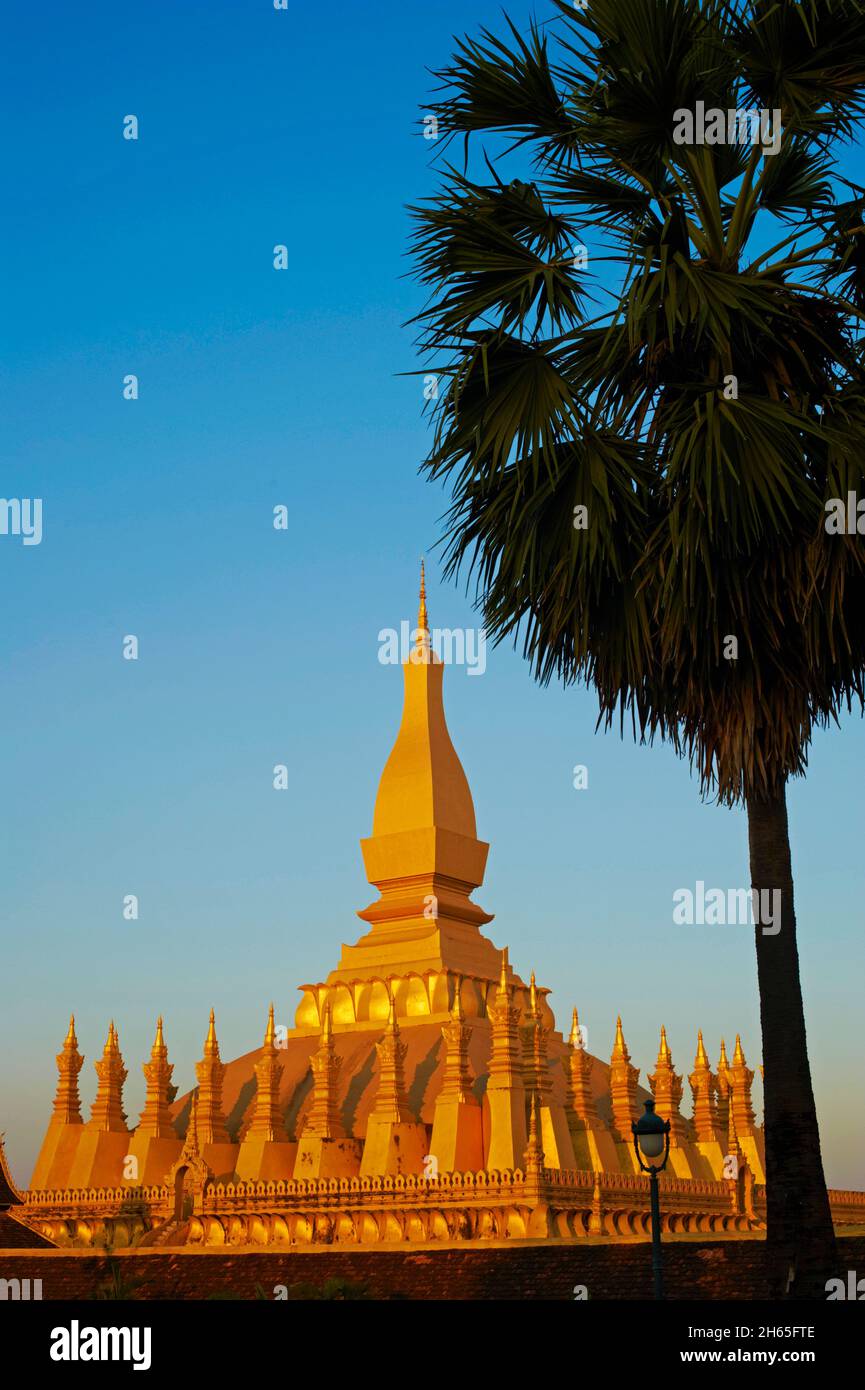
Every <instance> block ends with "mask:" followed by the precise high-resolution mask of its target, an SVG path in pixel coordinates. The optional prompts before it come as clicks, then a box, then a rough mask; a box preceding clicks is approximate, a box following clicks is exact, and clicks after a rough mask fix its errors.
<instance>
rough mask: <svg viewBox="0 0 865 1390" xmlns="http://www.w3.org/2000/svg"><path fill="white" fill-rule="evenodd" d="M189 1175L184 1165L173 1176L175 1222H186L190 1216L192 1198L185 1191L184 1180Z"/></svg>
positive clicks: (187, 1168) (190, 1194)
mask: <svg viewBox="0 0 865 1390" xmlns="http://www.w3.org/2000/svg"><path fill="white" fill-rule="evenodd" d="M188 1174H189V1167H188V1165H187V1164H184V1165H183V1167H181V1168H178V1170H177V1172H176V1173H175V1175H174V1219H175V1221H188V1220H189V1218H190V1216H191V1215H192V1208H193V1196H192V1193H191V1192H189V1191H188V1190H187V1185H186V1179H187V1176H188Z"/></svg>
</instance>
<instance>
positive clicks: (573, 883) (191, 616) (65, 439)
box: [0, 0, 865, 1186]
mask: <svg viewBox="0 0 865 1390" xmlns="http://www.w3.org/2000/svg"><path fill="white" fill-rule="evenodd" d="M511 13H512V14H513V15H514V16H515V18H517V19H520V18H522V17H524V16H525V15H526V14H527V13H528V7H527V6H524V5H514V6H513V7H512V8H511ZM481 23H489V24H492V25H499V24H500V23H501V19H500V11H499V8H498V6H497V5H495V4H492V3H486V0H460V3H459V4H458V3H456V0H439V3H437V4H436V5H435V6H427V5H422V4H418V3H416V2H415V3H412V4H410V5H406V4H405V3H395V0H376V4H375V6H357V5H349V4H347V3H345V2H344V0H336V3H334V4H332V5H330V6H328V7H327V10H326V12H325V11H322V10H321V9H320V8H318V7H315V6H308V5H304V6H301V5H300V4H297V3H292V4H291V8H290V10H289V11H288V12H276V11H274V10H273V9H272V7H271V6H270V4H269V3H265V0H247V3H245V4H243V5H236V4H227V3H216V2H215V0H214V3H202V2H201V0H199V3H195V2H194V0H184V3H183V4H181V5H178V4H176V3H174V0H172V3H168V0H152V2H151V3H149V4H147V5H146V6H145V5H143V4H141V5H131V6H123V7H121V8H120V9H118V8H117V6H115V5H108V4H105V3H94V4H92V5H90V6H88V7H87V12H86V14H83V13H82V12H81V11H76V10H75V8H74V7H71V6H68V5H63V4H60V3H53V2H52V3H48V4H43V5H40V6H38V7H31V8H30V9H29V10H27V9H25V8H24V7H20V8H19V9H18V11H17V12H15V13H11V14H10V15H9V16H7V20H6V30H7V33H6V37H7V48H8V52H7V66H8V70H7V72H6V74H5V75H4V83H3V86H4V99H5V101H6V103H7V111H6V113H5V123H4V124H5V126H6V129H7V132H11V133H12V139H11V141H10V142H9V145H8V148H7V151H6V174H5V182H6V187H7V192H8V190H10V189H12V190H14V196H13V197H12V198H11V199H7V212H6V216H5V222H4V230H3V242H4V256H3V269H4V282H5V283H4V288H3V300H4V312H3V316H2V319H3V332H4V343H3V349H4V350H3V358H4V372H3V388H2V413H3V420H4V426H3V430H2V455H0V457H2V487H0V492H2V493H3V495H5V496H23V497H41V498H43V499H44V537H43V542H42V544H41V545H39V546H32V547H24V546H22V545H21V544H20V542H19V541H18V540H17V539H13V538H11V537H2V538H0V583H2V593H3V597H4V605H3V608H4V613H3V623H2V628H0V653H2V670H3V678H2V681H0V721H2V722H0V730H2V736H0V782H2V792H3V794H2V798H0V817H2V821H0V932H2V950H3V961H4V966H5V968H4V971H3V981H4V987H3V1007H2V1010H0V1043H2V1048H3V1055H4V1058H5V1064H4V1066H3V1068H2V1070H0V1129H5V1130H6V1133H7V1144H8V1148H9V1153H10V1156H11V1159H12V1162H13V1165H14V1171H15V1172H16V1175H17V1177H18V1178H19V1180H21V1181H22V1182H26V1181H27V1180H28V1178H29V1174H30V1169H31V1165H32V1162H33V1158H34V1156H35V1152H36V1149H37V1147H38V1144H39V1141H40V1138H41V1135H42V1132H43V1130H44V1126H45V1124H46V1123H47V1119H48V1115H49V1112H50V1106H51V1099H52V1096H53V1092H54V1085H55V1068H54V1062H53V1058H54V1054H55V1052H56V1051H57V1050H58V1048H59V1046H60V1043H61V1040H62V1038H63V1034H64V1032H65V1027H66V1022H67V1018H68V1014H69V1012H70V1010H71V1009H74V1010H75V1012H76V1016H77V1019H78V1035H79V1040H80V1044H81V1047H82V1050H83V1051H84V1052H85V1053H86V1056H87V1063H86V1065H85V1070H84V1072H83V1073H82V1094H83V1097H84V1099H85V1101H86V1104H87V1105H88V1106H89V1103H90V1100H91V1098H92V1095H93V1092H94V1080H95V1078H94V1073H93V1070H92V1062H93V1060H94V1059H95V1057H96V1056H98V1054H99V1052H100V1051H101V1048H102V1044H103V1042H104V1038H105V1032H106V1029H107V1024H108V1020H109V1018H110V1017H112V1016H113V1017H114V1018H115V1019H116V1021H117V1024H118V1028H119V1032H120V1040H121V1047H122V1050H123V1052H124V1056H125V1058H126V1063H127V1067H128V1069H129V1073H130V1080H129V1082H128V1083H127V1090H126V1096H127V1107H126V1108H127V1111H128V1112H129V1114H130V1118H131V1119H132V1120H133V1121H134V1119H135V1117H137V1114H138V1111H139V1110H140V1108H141V1106H142V1104H143V1079H142V1077H141V1071H140V1066H141V1062H142V1061H144V1060H145V1057H146V1055H147V1053H148V1051H149V1047H150V1044H151V1041H152V1036H153V1030H154V1025H155V1019H156V1015H157V1013H159V1012H162V1013H163V1014H164V1016H165V1032H166V1040H167V1042H168V1045H169V1049H170V1055H171V1060H172V1061H173V1062H174V1063H175V1080H176V1081H178V1082H179V1084H180V1085H181V1087H182V1088H184V1089H185V1088H186V1087H187V1086H188V1085H189V1084H190V1082H191V1080H192V1079H193V1073H192V1064H193V1062H194V1061H195V1060H196V1059H197V1058H198V1057H199V1056H200V1055H201V1044H202V1041H203V1037H204V1033H205V1031H206V1025H207V1015H208V1010H209V1009H210V1007H211V1005H212V1006H213V1007H214V1008H215V1009H216V1013H217V1022H218V1030H219V1036H220V1041H221V1044H222V1053H223V1056H224V1057H225V1058H230V1057H233V1056H237V1055H238V1054H240V1053H242V1052H245V1051H247V1050H248V1049H249V1048H251V1047H253V1046H255V1045H257V1043H258V1041H259V1039H260V1035H261V1033H262V1032H263V1028H264V1023H265V1019H266V1010H267V1005H268V1003H269V1001H270V999H271V998H273V999H274V1001H275V1003H276V1005H277V1018H278V1019H280V1018H281V1019H282V1020H283V1021H285V1022H288V1023H290V1022H291V1021H292V1018H293V1013H294V1008H295V1002H296V1000H297V999H298V998H299V995H297V992H296V987H297V986H298V985H299V984H302V983H304V982H305V981H310V980H319V979H323V978H324V977H325V975H326V974H327V972H328V971H329V970H330V969H331V968H332V967H333V966H335V964H336V962H337V959H338V956H339V950H340V945H341V943H342V942H343V941H352V940H354V939H355V938H356V937H357V936H358V935H360V934H361V931H362V929H363V924H362V923H361V922H360V921H358V919H357V918H356V917H355V916H354V912H355V909H357V908H361V907H363V906H365V904H366V903H368V902H369V901H370V899H371V897H372V896H373V890H371V889H370V888H369V887H368V885H367V884H366V882H365V879H364V874H363V868H362V862H361V858H360V852H359V848H358V840H359V839H360V838H361V837H362V836H364V835H367V834H369V833H370V830H371V824H372V806H373V800H374V796H375V789H376V785H377V781H378V776H379V773H380V771H381V768H382V766H383V764H384V760H385V758H386V756H387V753H388V750H389V748H390V745H391V742H392V740H393V737H394V735H395V732H396V728H397V724H398V721H399V712H400V699H401V679H400V673H399V671H398V670H397V669H395V668H394V667H389V666H384V665H381V664H380V663H379V661H378V659H377V654H378V633H379V631H380V629H382V628H384V627H397V626H398V625H399V622H400V620H401V619H404V618H412V617H413V615H414V609H415V603H416V587H417V566H418V559H419V556H420V554H421V553H426V555H427V557H428V575H429V605H430V613H431V618H432V621H433V623H434V624H438V625H441V626H447V627H458V626H472V625H473V624H474V621H475V620H474V617H473V614H472V611H471V608H470V606H469V604H468V603H467V600H466V597H465V595H464V594H463V593H462V592H460V591H458V590H456V589H455V588H453V587H450V586H447V587H445V586H442V585H441V584H440V582H439V578H438V569H437V564H436V561H435V559H434V558H432V559H430V558H429V557H430V554H431V547H432V544H433V542H434V541H435V539H436V537H437V535H438V534H439V528H438V518H439V516H440V515H441V512H442V510H443V508H444V504H445V499H444V497H443V495H442V494H441V493H440V492H439V491H438V490H437V489H435V488H433V487H431V486H430V485H429V484H428V483H426V482H424V481H423V480H422V479H420V478H419V477H418V475H417V465H418V463H419V462H420V460H421V458H422V457H423V454H424V451H425V448H426V445H427V442H428V431H427V426H426V424H425V422H424V419H423V418H422V414H421V405H422V400H421V385H420V383H419V381H418V379H416V378H412V377H407V376H402V375H400V373H404V372H408V371H411V370H412V369H413V368H415V367H416V366H417V365H418V364H417V362H416V359H415V355H414V350H413V347H412V334H411V332H410V330H407V329H405V328H404V327H403V326H402V325H403V323H404V321H405V320H406V318H408V316H409V315H410V314H411V313H412V312H413V311H414V310H416V309H417V307H418V306H419V303H420V294H419V291H418V289H417V287H416V286H414V285H413V284H412V282H411V281H410V280H409V279H407V278H406V272H407V270H408V263H407V260H406V257H405V248H406V238H407V230H408V218H407V214H406V212H405V207H404V205H405V204H406V203H408V202H413V201H416V200H417V199H418V198H420V197H422V196H423V195H424V194H425V193H427V192H429V191H431V189H432V187H433V182H434V177H433V174H432V172H431V171H430V168H429V145H428V144H425V143H424V141H423V140H422V139H420V138H419V137H418V134H417V128H416V125H415V122H416V121H417V119H418V116H419V114H420V113H421V112H422V110H423V101H424V96H425V94H427V93H428V92H429V90H430V85H431V79H430V77H429V74H428V71H427V69H429V68H434V67H436V66H439V65H440V64H442V63H443V62H445V61H446V60H447V58H448V55H449V52H450V42H451V35H452V34H453V33H455V32H461V31H465V30H469V31H472V30H475V29H476V28H477V27H478V25H479V24H481ZM130 113H133V114H136V115H137V116H138V118H139V121H140V138H139V140H138V141H137V142H131V141H125V140H123V139H122V122H123V117H124V116H125V115H127V114H130ZM277 243H283V244H285V245H286V246H287V248H288V259H289V268H288V270H286V271H285V272H276V271H274V269H273V268H272V256H273V252H272V248H273V246H274V245H275V244H277ZM127 373H135V374H136V375H137V376H138V377H139V381H140V396H139V399H138V400H137V401H134V402H132V401H125V400H124V399H123V397H122V382H123V378H124V376H125V375H126V374H127ZM278 504H284V505H286V506H287V508H288V529H287V530H286V531H284V532H276V531H274V529H273V527H272V524H271V522H272V509H273V507H274V506H275V505H278ZM128 633H134V634H136V635H137V636H138V638H139V642H140V659H139V660H138V661H137V662H127V661H124V660H123V659H122V655H121V643H122V638H123V636H124V635H125V634H128ZM445 688H446V702H447V710H448V718H449V723H450V727H451V732H452V735H453V738H454V742H455V744H456V747H457V750H458V752H459V753H460V756H461V758H462V760H463V763H464V765H465V767H466V771H467V773H468V776H469V780H470V783H471V786H472V790H473V793H474V797H475V804H476V809H477V818H478V829H479V833H480V835H481V836H482V837H483V838H485V839H487V840H489V841H490V842H491V845H492V849H491V853H490V860H489V871H488V876H487V881H486V883H485V885H484V886H483V888H482V889H481V890H480V891H479V892H478V893H476V895H475V896H476V897H477V899H478V901H479V902H480V903H481V904H482V905H483V906H484V907H485V908H487V910H489V911H491V912H494V913H495V914H496V917H495V920H494V922H493V923H492V924H491V926H490V928H489V934H490V935H491V936H492V937H493V939H494V940H495V941H496V942H497V944H504V943H507V944H509V945H510V947H511V958H512V961H513V963H514V966H515V967H516V969H517V970H519V971H520V972H521V973H523V974H527V973H528V971H529V970H530V969H534V970H535V971H536V972H537V975H538V979H539V981H540V982H541V983H543V984H545V985H547V986H549V987H550V988H551V989H552V990H553V995H552V997H551V1001H550V1002H551V1003H552V1005H553V1007H554V1008H555V1009H556V1010H557V1014H558V1019H559V1022H560V1024H563V1023H564V1022H565V1021H566V1018H567V1017H568V1016H569V1013H570V1009H571V1006H572V1004H574V1003H576V1004H578V1006H579V1008H580V1015H581V1019H582V1021H583V1022H584V1023H585V1024H586V1025H587V1027H588V1030H589V1046H590V1049H591V1051H593V1052H596V1053H597V1054H598V1055H600V1056H604V1057H606V1056H608V1055H609V1051H610V1048H611V1046H612V1040H613V1029H614V1023H615V1016H616V1013H617V1012H619V1011H621V1013H622V1015H623V1020H624V1026H625V1035H626V1038H627V1040H628V1044H629V1046H630V1049H631V1052H632V1056H633V1060H634V1062H635V1064H636V1065H638V1066H639V1067H641V1068H642V1069H643V1076H645V1073H646V1071H648V1070H651V1069H652V1067H653V1064H654V1060H655V1057H656V1054H657V1044H658V1031H659V1028H660V1025H661V1023H665V1024H666V1026H667V1031H668V1035H669V1040H670V1045H671V1047H672V1050H673V1056H674V1060H675V1062H676V1064H677V1066H678V1068H679V1070H681V1071H685V1072H686V1071H687V1070H689V1069H690V1065H691V1063H692V1060H693V1055H694V1048H695V1040H696V1030H697V1028H698V1027H701V1028H702V1029H703V1031H704V1034H705V1037H706V1042H707V1046H708V1047H709V1049H710V1053H711V1056H712V1060H713V1061H714V1060H715V1059H716V1058H717V1051H718V1043H719V1039H720V1036H721V1035H722V1034H724V1035H725V1036H726V1037H727V1039H728V1042H731V1041H732V1038H733V1036H734V1034H735V1033H736V1031H740V1032H741V1034H742V1038H743V1043H744V1046H745V1051H746V1055H747V1057H748V1060H749V1062H750V1064H751V1065H753V1066H755V1067H756V1064H757V1063H758V1061H759V1021H758V1005H757V993H756V982H755V981H756V970H755V962H754V951H753V943H752V940H751V935H750V932H749V930H748V929H747V928H743V927H726V928H717V927H716V928H710V927H705V928H695V927H690V928H689V927H680V926H674V925H673V922H672V894H673V891H674V890H675V889H676V888H678V887H683V886H684V887H686V886H693V885H694V883H695V882H696V880H698V879H703V880H704V881H705V882H706V883H707V884H709V885H721V886H725V887H726V886H732V885H745V884H746V883H747V882H748V877H749V875H748V867H747V834H746V825H745V820H744V815H743V813H742V812H740V811H729V810H723V809H718V808H716V807H714V806H711V805H704V804H702V803H701V801H700V798H699V793H698V790H697V788H696V786H695V784H694V782H693V780H692V779H691V777H690V774H689V771H688V768H687V766H686V765H685V764H683V763H681V762H679V761H677V760H676V759H675V757H674V756H673V755H672V753H671V752H670V751H669V750H667V749H665V748H663V747H660V746H658V747H655V748H653V749H647V748H635V747H634V746H633V745H632V744H631V743H630V742H626V743H621V742H620V741H619V740H618V738H616V737H615V736H611V735H603V734H598V735H596V734H595V733H594V723H595V712H594V704H593V700H592V697H591V696H590V695H589V694H587V693H586V692H582V691H577V692H574V691H570V692H567V693H565V692H562V691H560V690H557V689H549V690H541V689H538V688H537V687H536V686H535V685H534V684H533V682H532V680H531V677H530V674H529V671H528V669H527V667H526V666H525V665H524V663H523V662H522V661H521V659H520V658H519V656H518V655H517V654H515V653H514V652H512V651H509V650H503V649H502V650H498V651H494V652H493V651H489V652H488V659H487V669H486V672H485V673H484V675H483V676H482V677H478V678H470V677H468V676H467V674H466V672H465V670H463V669H456V668H455V669H452V670H450V671H449V672H448V673H447V677H446V687H445ZM863 753H865V733H863V727H862V723H861V721H860V720H859V719H858V718H857V717H846V718H844V719H843V720H842V725H841V728H840V730H838V731H834V732H832V733H830V734H823V735H820V736H818V738H817V739H816V740H815V744H814V748H813V752H812V758H811V768H810V773H809V777H808V780H807V783H806V784H801V785H797V786H795V787H794V788H793V789H792V790H791V793H790V810H791V822H792V837H793V853H794V865H795V873H796V880H797V907H798V913H799V923H800V935H801V954H802V968H803V979H804V984H805V994H806V1007H807V1018H808V1025H809V1037H810V1047H811V1057H812V1064H813V1070H814V1077H815V1085H816V1090H817V1097H818V1106H819V1111H820V1118H821V1125H822V1133H823V1143H824V1152H825V1155H826V1164H827V1175H828V1178H829V1180H830V1182H831V1183H832V1184H833V1185H835V1186H861V1185H862V1183H863V1176H865V1174H863V1162H862V1158H861V1155H862V1151H863V1144H865V1133H863V1129H862V1119H861V1115H862V1107H861V1104H860V1102H859V1098H858V1097H859V1091H860V1075H861V1053H862V1046H861V1029H860V1026H859V1016H860V1013H861V997H862V985H863V964H865V959H863V945H862V941H863V931H862V911H863V896H865V881H863V865H862V851H861V834H862V816H861V786H860V769H861V766H862V759H863ZM275 763H285V764H287V766H288V768H289V789H288V791H286V792H276V791H274V790H273V788H272V768H273V766H274V764H275ZM576 763H584V764H586V765H587V766H588V768H589V788H588V790H586V791H580V792H578V791H576V790H574V788H573V786H572V769H573V767H574V765H575V764H576ZM130 893H134V894H137V895H138V897H139V900H140V917H139V920H138V921H137V922H128V921H125V920H124V919H123V916H122V911H121V907H122V900H123V897H124V895H126V894H130ZM755 1097H756V1099H757V1101H758V1105H759V1098H760V1087H759V1081H758V1082H757V1084H756V1086H755Z"/></svg>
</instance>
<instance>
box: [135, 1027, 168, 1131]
mask: <svg viewBox="0 0 865 1390" xmlns="http://www.w3.org/2000/svg"><path fill="white" fill-rule="evenodd" d="M141 1069H142V1071H143V1072H144V1080H145V1082H146V1083H147V1092H146V1097H145V1102H144V1109H143V1110H142V1112H141V1119H140V1122H139V1125H138V1135H139V1137H140V1136H142V1135H148V1136H150V1137H151V1138H154V1139H173V1138H174V1128H173V1126H172V1124H171V1113H170V1110H169V1104H170V1102H169V1098H168V1097H169V1088H170V1086H171V1075H172V1072H173V1071H174V1067H173V1066H172V1065H171V1063H170V1062H169V1061H168V1048H167V1047H166V1046H165V1038H164V1037H163V1034H162V1015H161V1014H160V1016H159V1018H158V1019H157V1022H156V1037H155V1038H154V1040H153V1047H152V1048H151V1050H150V1061H149V1062H145V1063H144V1065H143V1066H142V1068H141Z"/></svg>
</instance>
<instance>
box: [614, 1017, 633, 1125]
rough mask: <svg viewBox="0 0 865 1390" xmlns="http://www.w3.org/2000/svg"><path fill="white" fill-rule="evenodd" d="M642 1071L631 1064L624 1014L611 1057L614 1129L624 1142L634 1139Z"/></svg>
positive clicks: (618, 1026) (617, 1029)
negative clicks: (632, 1132) (638, 1089)
mask: <svg viewBox="0 0 865 1390" xmlns="http://www.w3.org/2000/svg"><path fill="white" fill-rule="evenodd" d="M639 1076H640V1072H639V1069H638V1068H637V1067H633V1066H631V1054H630V1052H629V1051H628V1048H627V1045H626V1043H625V1035H624V1032H623V1031H622V1016H621V1014H619V1016H618V1018H617V1019H616V1041H615V1043H614V1044H613V1051H612V1055H611V1057H610V1105H611V1109H612V1112H613V1130H614V1133H615V1136H616V1138H618V1139H619V1140H620V1141H621V1142H622V1143H624V1144H629V1143H631V1141H632V1135H631V1123H632V1121H633V1120H635V1119H636V1118H637V1081H638V1080H639Z"/></svg>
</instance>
